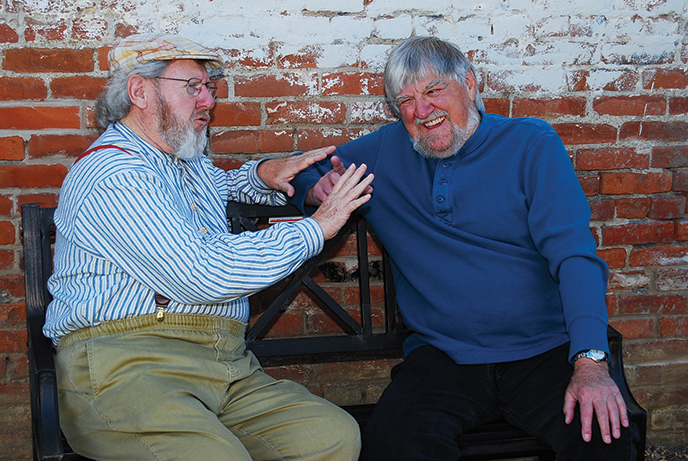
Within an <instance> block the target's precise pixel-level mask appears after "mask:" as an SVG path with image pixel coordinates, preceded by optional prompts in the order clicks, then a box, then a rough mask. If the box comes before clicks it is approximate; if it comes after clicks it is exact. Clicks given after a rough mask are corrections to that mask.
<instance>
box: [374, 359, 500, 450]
mask: <svg viewBox="0 0 688 461" xmlns="http://www.w3.org/2000/svg"><path fill="white" fill-rule="evenodd" d="M493 390H494V389H493V387H492V384H491V379H490V369H489V367H487V366H484V365H476V366H473V365H464V366H459V365H456V364H455V363H454V362H453V361H452V360H451V359H450V358H449V357H448V356H447V355H446V354H444V353H443V352H441V351H439V350H438V349H435V348H434V347H431V346H424V347H420V348H418V349H416V350H414V351H412V352H411V353H410V354H409V356H408V357H407V358H406V359H405V360H404V362H402V363H401V364H400V365H398V366H397V367H395V369H394V370H393V372H392V382H391V384H390V385H389V386H388V387H387V389H386V390H385V392H384V393H383V395H382V397H381V398H380V401H379V402H378V404H377V406H376V408H375V411H374V413H373V416H372V418H371V421H370V422H369V423H368V426H367V427H366V431H365V433H364V438H363V442H364V448H363V452H364V455H365V458H366V459H369V460H377V459H395V460H402V459H415V460H418V459H427V460H430V459H438V460H439V459H457V458H458V456H459V451H458V448H457V445H456V438H457V437H458V436H459V435H460V434H462V433H463V432H464V431H465V430H467V429H469V428H471V427H474V426H476V425H478V424H481V423H482V422H485V421H489V420H492V419H495V418H497V417H498V416H499V414H498V413H497V410H496V407H495V406H494V404H493V403H494V402H493V399H492V393H493Z"/></svg>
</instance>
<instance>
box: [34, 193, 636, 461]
mask: <svg viewBox="0 0 688 461" xmlns="http://www.w3.org/2000/svg"><path fill="white" fill-rule="evenodd" d="M53 213H54V209H53V208H41V207H39V206H38V205H37V204H30V205H24V206H22V228H23V231H22V237H23V244H24V267H25V281H26V312H27V327H28V338H29V341H28V342H29V344H28V346H29V366H30V381H31V415H32V429H33V441H34V459H40V460H53V459H54V460H59V459H84V458H82V457H79V456H78V455H75V454H74V453H73V452H72V451H71V449H70V448H69V446H68V445H67V444H66V442H65V441H64V439H63V437H62V434H61V431H60V429H59V417H58V413H57V390H56V378H55V367H54V360H53V354H54V352H53V348H52V345H51V343H50V341H49V340H48V339H47V338H45V337H44V336H43V335H42V333H41V330H42V326H43V323H44V320H45V308H46V306H47V305H48V303H49V302H50V299H51V297H50V293H49V292H48V290H47V280H48V277H49V276H50V274H51V273H52V252H51V250H52V249H51V245H52V242H53V240H54V224H53ZM297 215H298V211H296V209H295V208H293V207H263V206H256V205H241V204H236V203H233V202H232V203H230V204H229V205H228V207H227V219H228V223H229V225H230V229H231V230H232V232H234V233H239V232H242V231H244V230H247V229H248V230H255V229H258V228H261V227H263V226H267V225H269V220H270V218H280V217H285V216H286V217H289V216H297ZM367 230H368V229H367V223H366V222H365V220H364V219H362V218H360V217H358V216H354V217H352V219H350V220H349V222H348V223H347V225H346V226H345V227H344V228H343V229H342V231H341V232H340V233H339V234H338V236H337V237H336V238H335V239H332V240H330V241H328V242H327V243H326V247H325V249H324V251H323V252H322V253H321V254H320V255H317V256H315V257H314V258H312V259H311V260H309V261H308V262H306V263H305V264H304V265H303V266H302V267H301V268H299V269H298V270H297V271H296V272H295V273H294V275H293V276H291V277H290V278H289V279H288V280H287V281H285V282H284V283H282V284H280V288H281V291H279V293H277V294H276V295H275V296H274V297H273V296H271V299H270V300H269V302H268V303H267V305H266V306H265V308H264V311H263V312H262V314H261V315H260V317H258V318H257V319H255V320H254V321H252V323H251V325H250V327H249V329H248V332H247V337H246V342H247V346H248V347H249V348H250V349H251V350H252V351H253V352H254V353H255V354H256V356H257V357H258V358H259V359H260V360H261V362H262V363H263V364H265V365H288V364H312V363H324V362H344V361H351V360H365V359H371V360H374V359H380V358H400V357H401V345H402V343H403V341H404V339H405V337H406V336H407V334H408V332H407V331H406V329H405V328H404V325H403V322H402V321H401V318H400V316H399V313H398V311H397V308H396V301H395V298H394V287H393V283H392V277H391V270H390V269H389V258H388V256H387V255H386V253H385V251H384V249H383V248H381V250H382V255H381V257H380V258H379V259H376V260H375V261H372V260H371V258H370V255H369V251H368V233H367ZM351 233H353V234H354V235H355V236H356V243H357V257H358V277H357V282H358V288H357V290H358V293H359V299H360V302H359V305H358V306H357V312H355V313H352V312H351V310H347V309H346V308H345V307H342V306H341V305H340V304H339V303H338V302H337V301H336V300H335V299H333V298H332V297H331V296H330V295H329V294H328V293H327V291H326V290H325V289H323V288H322V287H321V286H320V285H319V284H318V283H317V282H316V281H314V279H313V278H312V277H311V275H310V274H311V273H312V271H313V270H314V269H315V268H316V267H318V266H319V265H320V264H322V263H323V262H324V261H326V260H327V257H328V253H329V252H330V251H331V250H332V249H333V248H336V246H337V245H338V242H339V240H340V239H342V238H345V237H347V238H348V236H349V235H350V234H351ZM371 264H375V265H376V266H375V267H378V268H380V270H381V273H382V283H383V287H384V309H383V314H382V317H383V321H382V322H380V321H378V320H376V321H375V322H374V321H373V320H374V316H375V312H374V309H373V306H372V302H371V281H370V280H371V276H370V267H371ZM302 286H305V287H306V288H307V289H308V290H309V292H310V293H311V294H312V295H313V296H314V297H315V298H317V300H318V301H317V304H318V305H319V306H322V308H323V310H324V311H325V312H326V314H327V315H328V316H329V317H330V318H331V319H332V320H333V321H334V323H335V324H336V325H338V326H339V328H340V329H341V332H336V333H327V334H312V335H308V336H306V337H286V338H272V337H271V335H270V334H269V332H270V329H271V327H272V326H273V325H275V323H276V322H277V320H278V319H279V317H280V316H281V315H282V314H283V313H284V312H285V311H286V310H287V308H288V306H289V303H290V302H291V300H292V298H293V296H294V293H296V291H297V290H298V289H299V287H302ZM262 296H265V294H264V293H263V294H262ZM352 314H353V315H352ZM621 339H622V338H621V335H620V334H619V333H618V332H617V331H616V330H614V329H613V328H611V327H609V341H610V347H611V357H610V372H611V376H612V378H613V379H614V381H615V382H616V383H617V385H618V386H619V389H620V390H621V392H622V394H623V396H624V399H625V400H626V403H627V405H628V408H629V413H630V415H631V419H632V420H633V421H634V422H635V423H636V424H637V425H638V428H639V431H640V435H641V439H640V441H639V442H638V445H637V449H638V460H639V461H641V460H642V459H643V456H644V449H645V429H646V420H647V414H646V412H645V410H644V409H643V408H642V407H640V405H638V403H637V402H636V401H635V399H634V398H633V395H632V394H631V391H630V388H629V387H628V383H627V382H626V377H625V374H624V370H623V362H622V353H621ZM343 408H344V409H345V410H347V411H348V412H349V413H351V414H352V415H353V416H354V417H355V418H356V420H357V421H358V422H359V424H360V425H361V427H362V428H363V427H365V424H366V423H367V421H368V419H369V418H370V414H371V412H372V410H373V408H374V404H370V403H368V404H362V405H347V406H343ZM458 443H459V445H460V450H461V452H462V458H461V459H465V460H489V459H495V460H496V459H506V458H515V457H527V456H535V457H538V459H540V460H554V459H555V457H554V453H553V451H552V450H551V448H550V447H548V446H546V445H544V444H543V443H541V442H540V441H538V440H537V439H536V438H535V437H532V436H530V435H529V434H527V433H526V432H524V431H522V430H520V429H518V428H515V427H513V426H511V425H510V424H508V423H507V422H505V421H497V422H495V423H490V424H486V425H483V426H480V427H478V428H476V429H475V430H472V431H470V432H468V433H466V434H464V435H463V436H462V437H461V438H460V440H459V441H458Z"/></svg>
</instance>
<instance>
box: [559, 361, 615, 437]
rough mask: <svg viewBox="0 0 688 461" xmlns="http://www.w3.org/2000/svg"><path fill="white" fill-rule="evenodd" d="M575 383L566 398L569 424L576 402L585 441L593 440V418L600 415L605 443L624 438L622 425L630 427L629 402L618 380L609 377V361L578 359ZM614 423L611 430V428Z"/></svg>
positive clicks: (573, 382)
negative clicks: (618, 385)
mask: <svg viewBox="0 0 688 461" xmlns="http://www.w3.org/2000/svg"><path fill="white" fill-rule="evenodd" d="M574 366H575V370H574V372H573V376H572V377H571V382H570V383H569V386H568V388H567V389H566V396H565V397H564V418H565V421H566V424H570V423H571V421H573V417H574V414H575V409H576V403H578V405H579V406H580V417H581V430H582V433H581V435H582V437H583V440H585V441H586V442H589V441H590V440H591V439H592V418H593V416H594V415H596V416H597V422H598V423H599V425H600V432H601V433H602V439H603V440H604V443H607V444H610V443H612V436H613V437H614V438H615V439H618V438H619V437H621V426H623V427H628V413H627V411H626V402H624V399H623V396H622V395H621V393H620V392H619V388H618V387H617V386H616V383H614V381H613V380H612V378H611V377H610V376H609V367H608V365H607V364H606V363H604V362H600V363H596V362H593V361H592V360H589V359H586V358H582V359H579V360H577V361H576V363H575V365H574ZM610 423H611V429H610Z"/></svg>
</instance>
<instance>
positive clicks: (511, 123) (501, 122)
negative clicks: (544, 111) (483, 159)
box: [486, 114, 555, 133]
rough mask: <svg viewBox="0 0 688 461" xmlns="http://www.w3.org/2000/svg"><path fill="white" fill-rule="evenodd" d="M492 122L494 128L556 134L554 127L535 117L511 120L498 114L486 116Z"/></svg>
mask: <svg viewBox="0 0 688 461" xmlns="http://www.w3.org/2000/svg"><path fill="white" fill-rule="evenodd" d="M486 115H487V116H488V117H490V119H491V120H492V124H493V125H494V126H497V127H499V126H502V127H507V126H508V127H509V128H518V127H521V128H528V129H531V130H536V131H540V132H542V133H555V131H554V128H553V127H552V125H550V124H549V123H547V122H546V121H544V120H541V119H539V118H534V117H515V118H509V117H505V116H503V115H498V114H486Z"/></svg>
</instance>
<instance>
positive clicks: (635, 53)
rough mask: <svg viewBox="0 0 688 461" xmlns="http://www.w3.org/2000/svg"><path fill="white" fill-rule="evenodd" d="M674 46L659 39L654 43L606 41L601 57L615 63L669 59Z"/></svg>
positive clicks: (650, 61) (651, 61)
mask: <svg viewBox="0 0 688 461" xmlns="http://www.w3.org/2000/svg"><path fill="white" fill-rule="evenodd" d="M673 48H674V47H673V46H667V44H666V43H662V42H661V41H660V40H656V41H654V43H642V44H640V43H628V44H626V43H607V44H604V45H602V47H601V53H602V59H603V60H604V61H606V62H611V63H613V64H616V63H626V62H630V63H639V62H642V63H645V64H649V63H653V62H661V61H663V60H667V59H671V56H672V55H673V54H674V49H673Z"/></svg>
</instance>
